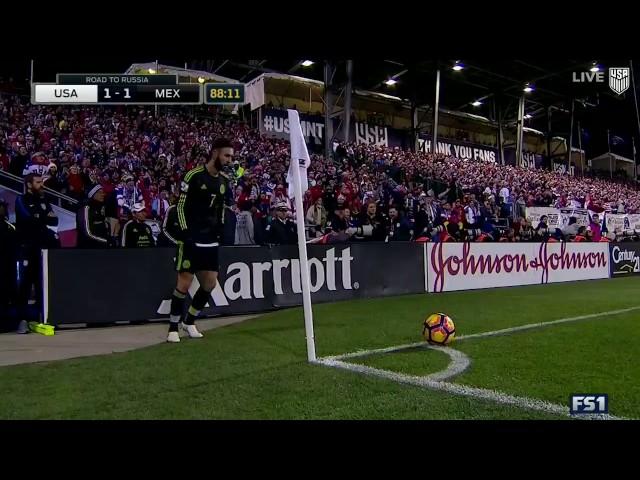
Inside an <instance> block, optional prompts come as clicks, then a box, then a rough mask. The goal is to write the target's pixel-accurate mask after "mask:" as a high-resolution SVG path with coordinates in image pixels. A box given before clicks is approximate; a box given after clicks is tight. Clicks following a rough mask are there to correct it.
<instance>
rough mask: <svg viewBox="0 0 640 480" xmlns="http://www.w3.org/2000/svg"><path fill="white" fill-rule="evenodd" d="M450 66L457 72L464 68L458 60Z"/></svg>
mask: <svg viewBox="0 0 640 480" xmlns="http://www.w3.org/2000/svg"><path fill="white" fill-rule="evenodd" d="M452 68H453V71H454V72H459V71H460V70H463V69H464V65H463V64H462V63H461V62H460V60H456V63H455V64H454V65H453V67H452Z"/></svg>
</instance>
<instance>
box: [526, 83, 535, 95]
mask: <svg viewBox="0 0 640 480" xmlns="http://www.w3.org/2000/svg"><path fill="white" fill-rule="evenodd" d="M534 90H535V88H534V87H533V85H531V84H529V83H527V84H526V85H525V86H524V91H525V93H531V92H533V91H534Z"/></svg>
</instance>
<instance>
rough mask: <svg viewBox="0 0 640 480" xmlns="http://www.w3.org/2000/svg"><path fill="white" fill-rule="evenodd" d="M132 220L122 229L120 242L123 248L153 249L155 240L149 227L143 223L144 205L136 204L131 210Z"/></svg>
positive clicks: (144, 217)
mask: <svg viewBox="0 0 640 480" xmlns="http://www.w3.org/2000/svg"><path fill="white" fill-rule="evenodd" d="M131 211H132V215H133V219H132V220H129V221H128V222H127V223H126V224H125V225H124V227H123V228H122V241H121V242H120V244H121V245H122V246H123V247H124V248H145V247H154V246H155V239H154V238H153V232H152V230H151V227H150V226H149V225H147V224H146V223H145V219H146V214H145V208H144V205H143V204H141V203H136V204H134V205H133V207H132V209H131Z"/></svg>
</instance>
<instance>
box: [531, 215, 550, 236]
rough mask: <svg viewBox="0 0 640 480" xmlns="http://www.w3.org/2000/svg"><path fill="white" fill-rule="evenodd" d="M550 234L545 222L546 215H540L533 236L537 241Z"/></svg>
mask: <svg viewBox="0 0 640 480" xmlns="http://www.w3.org/2000/svg"><path fill="white" fill-rule="evenodd" d="M550 234H551V232H550V230H549V225H548V224H547V216H546V215H542V216H541V217H540V222H539V223H538V226H537V227H536V228H535V235H534V237H535V239H536V240H537V241H541V242H545V241H546V240H547V239H548V238H549V235H550Z"/></svg>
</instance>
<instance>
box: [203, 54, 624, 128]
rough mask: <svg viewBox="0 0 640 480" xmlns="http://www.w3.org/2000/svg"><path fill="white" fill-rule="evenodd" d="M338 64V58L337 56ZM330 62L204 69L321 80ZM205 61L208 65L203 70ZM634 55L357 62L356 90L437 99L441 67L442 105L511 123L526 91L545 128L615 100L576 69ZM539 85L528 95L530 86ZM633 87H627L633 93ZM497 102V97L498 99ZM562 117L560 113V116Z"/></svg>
mask: <svg viewBox="0 0 640 480" xmlns="http://www.w3.org/2000/svg"><path fill="white" fill-rule="evenodd" d="M332 63H333V64H336V65H340V63H344V61H343V62H340V61H332ZM324 64H325V61H324V60H321V59H314V60H302V59H298V60H282V59H278V60H272V59H262V60H232V59H225V60H215V61H212V60H209V61H202V62H201V65H202V68H206V69H207V70H211V71H213V72H215V73H216V74H222V75H227V76H229V77H232V78H237V79H238V80H240V81H241V82H249V81H251V80H253V79H254V78H256V77H257V76H259V75H261V74H264V73H269V74H290V75H297V76H300V77H304V78H308V79H311V80H316V81H320V82H322V81H324V73H325V72H324ZM205 65H206V67H205ZM456 65H457V67H456V68H455V69H454V66H456ZM628 65H629V62H628V60H603V59H600V60H598V61H595V60H593V59H584V60H520V59H518V60H487V59H484V60H471V59H469V60H419V61H416V60H411V61H409V60H400V59H387V60H371V59H363V60H354V61H353V77H352V83H353V88H354V89H358V90H361V91H366V92H374V93H378V94H384V95H390V96H392V97H398V98H400V99H402V100H406V101H408V102H415V104H416V105H418V106H431V105H432V104H433V103H434V92H435V81H436V71H437V70H438V69H439V70H440V75H441V77H440V108H445V109H448V110H451V111H463V112H467V113H470V114H475V115H479V116H482V117H487V118H489V119H491V120H493V121H495V120H496V117H497V114H498V112H497V111H496V106H497V108H498V109H500V110H501V111H502V112H501V114H502V116H503V121H504V122H505V123H507V124H508V123H509V122H514V121H515V120H516V117H517V110H518V100H519V98H520V97H521V96H522V95H523V94H524V96H525V114H526V115H527V116H526V117H525V118H526V120H527V122H526V123H527V125H528V126H529V127H534V128H536V129H539V130H544V131H546V130H547V123H546V113H547V110H548V109H549V108H551V109H552V110H554V111H560V112H562V113H565V114H566V115H562V116H561V117H564V118H565V119H566V118H567V117H568V114H569V113H570V108H571V100H572V99H575V100H576V103H577V104H578V105H582V106H584V107H595V106H596V105H598V104H599V101H600V97H601V96H603V95H604V96H609V97H611V98H614V99H616V100H622V99H624V95H623V96H618V95H615V94H614V93H613V92H611V91H610V90H609V89H608V86H607V85H606V84H604V85H600V86H599V87H600V88H596V85H594V83H589V82H583V83H577V82H574V80H573V74H574V72H577V73H578V75H579V72H589V71H591V69H592V68H594V67H596V66H597V68H599V71H600V72H604V73H605V75H604V77H605V80H606V69H607V68H608V67H624V66H628ZM345 81H346V71H345V69H344V68H340V67H338V68H337V69H336V71H335V75H334V79H333V82H334V84H335V83H337V84H340V83H341V82H345ZM527 84H528V85H530V86H531V88H532V89H533V90H532V91H531V92H529V93H524V88H525V85H527ZM630 92H631V89H629V92H628V93H630ZM496 99H497V101H496ZM557 117H558V116H556V118H557Z"/></svg>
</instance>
